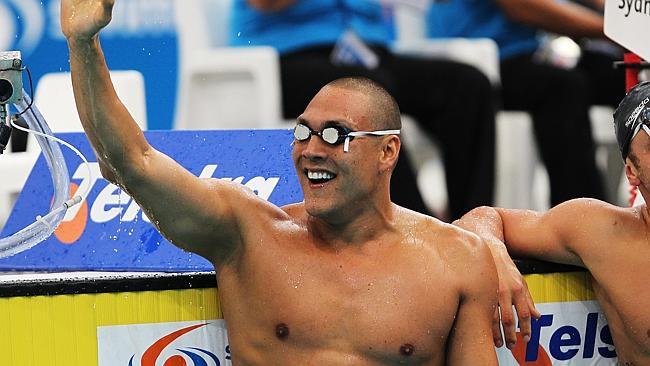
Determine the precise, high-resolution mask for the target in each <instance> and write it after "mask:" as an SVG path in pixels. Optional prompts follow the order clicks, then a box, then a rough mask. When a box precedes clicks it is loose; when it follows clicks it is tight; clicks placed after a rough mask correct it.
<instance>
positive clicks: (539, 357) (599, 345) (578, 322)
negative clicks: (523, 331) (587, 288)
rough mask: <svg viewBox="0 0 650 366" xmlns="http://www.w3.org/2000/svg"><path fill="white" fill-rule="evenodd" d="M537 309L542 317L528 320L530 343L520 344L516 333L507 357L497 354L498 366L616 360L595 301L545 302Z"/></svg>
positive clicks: (548, 364)
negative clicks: (529, 322) (515, 340)
mask: <svg viewBox="0 0 650 366" xmlns="http://www.w3.org/2000/svg"><path fill="white" fill-rule="evenodd" d="M538 307H539V308H540V310H543V315H542V316H541V317H540V318H539V319H532V320H531V337H530V341H529V342H528V343H527V344H526V343H524V342H523V340H522V338H521V335H520V334H517V344H516V346H515V347H514V348H513V349H512V350H511V355H506V354H504V352H503V351H501V352H500V353H499V356H500V357H499V359H500V361H501V364H503V365H531V366H533V365H534V366H550V365H553V364H557V363H559V362H562V363H563V362H571V364H572V365H593V364H594V362H596V360H598V359H601V360H609V361H608V362H613V361H612V359H615V358H616V350H615V349H614V342H613V341H612V336H611V333H610V330H609V326H608V325H607V324H606V321H605V318H604V316H603V315H602V314H601V313H600V312H599V309H598V306H597V305H596V302H595V301H584V302H565V303H553V304H548V303H547V304H540V305H539V306H538ZM513 358H514V360H513ZM505 359H507V360H508V361H506V360H505Z"/></svg>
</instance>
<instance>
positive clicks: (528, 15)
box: [497, 0, 605, 38]
mask: <svg viewBox="0 0 650 366" xmlns="http://www.w3.org/2000/svg"><path fill="white" fill-rule="evenodd" d="M497 4H498V5H499V6H500V7H501V8H502V9H503V10H504V11H505V13H506V14H507V15H508V17H510V18H511V19H513V20H515V21H518V22H521V23H524V24H528V25H531V26H533V27H536V28H540V29H543V30H546V31H549V32H553V33H557V34H561V35H566V36H570V37H594V38H604V37H605V35H604V33H603V32H604V31H603V24H604V23H603V17H602V16H601V15H600V14H598V13H597V12H595V11H593V10H591V9H588V8H586V7H584V6H581V5H578V4H575V3H572V2H569V1H557V0H497Z"/></svg>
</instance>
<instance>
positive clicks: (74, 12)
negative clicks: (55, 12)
mask: <svg viewBox="0 0 650 366" xmlns="http://www.w3.org/2000/svg"><path fill="white" fill-rule="evenodd" d="M114 3H115V0H61V29H62V31H63V34H64V35H65V37H66V38H67V39H69V40H70V39H84V40H89V39H91V38H93V37H94V36H95V35H97V33H98V32H99V31H100V30H101V29H102V28H104V27H105V26H106V25H107V24H108V23H110V21H111V18H112V11H113V4H114Z"/></svg>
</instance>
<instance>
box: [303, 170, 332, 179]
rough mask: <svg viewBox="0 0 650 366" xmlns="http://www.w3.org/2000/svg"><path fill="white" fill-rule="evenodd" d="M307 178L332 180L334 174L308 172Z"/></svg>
mask: <svg viewBox="0 0 650 366" xmlns="http://www.w3.org/2000/svg"><path fill="white" fill-rule="evenodd" d="M307 178H309V179H332V178H334V174H332V173H328V172H312V171H307Z"/></svg>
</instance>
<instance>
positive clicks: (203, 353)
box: [129, 323, 229, 366]
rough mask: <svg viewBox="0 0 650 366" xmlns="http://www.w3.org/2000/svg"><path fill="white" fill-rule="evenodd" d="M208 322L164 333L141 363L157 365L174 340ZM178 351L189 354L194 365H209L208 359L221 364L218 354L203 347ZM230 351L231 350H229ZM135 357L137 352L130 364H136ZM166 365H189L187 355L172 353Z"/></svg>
mask: <svg viewBox="0 0 650 366" xmlns="http://www.w3.org/2000/svg"><path fill="white" fill-rule="evenodd" d="M206 325H207V323H206V324H198V325H192V326H189V327H185V328H182V329H179V330H177V331H174V332H171V333H169V334H166V335H164V336H163V337H161V338H160V339H158V340H157V341H156V342H154V343H153V344H152V345H151V346H149V348H147V350H146V351H145V352H144V354H143V355H142V358H141V359H140V365H141V366H156V362H157V361H158V358H160V355H161V354H162V352H163V350H164V349H165V348H166V347H167V346H169V345H170V344H171V343H172V342H174V341H175V340H176V339H178V338H180V337H181V336H183V335H184V334H185V333H189V332H191V331H193V330H195V329H197V328H201V327H204V326H206ZM177 351H178V352H181V353H183V354H184V355H185V356H187V357H188V358H189V359H190V360H191V361H192V365H194V366H208V364H209V363H208V361H211V363H212V364H213V365H217V366H219V365H221V361H219V358H218V357H217V355H215V354H214V353H212V352H210V351H208V350H206V349H202V348H196V347H188V348H187V349H177ZM227 352H228V353H229V350H227ZM134 358H135V354H133V356H131V359H130V360H129V366H134V363H133V359H134ZM163 364H164V365H166V366H167V365H169V366H188V364H187V362H186V360H185V357H183V356H181V355H172V356H170V357H168V358H167V359H166V360H165V362H164V363H163Z"/></svg>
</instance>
